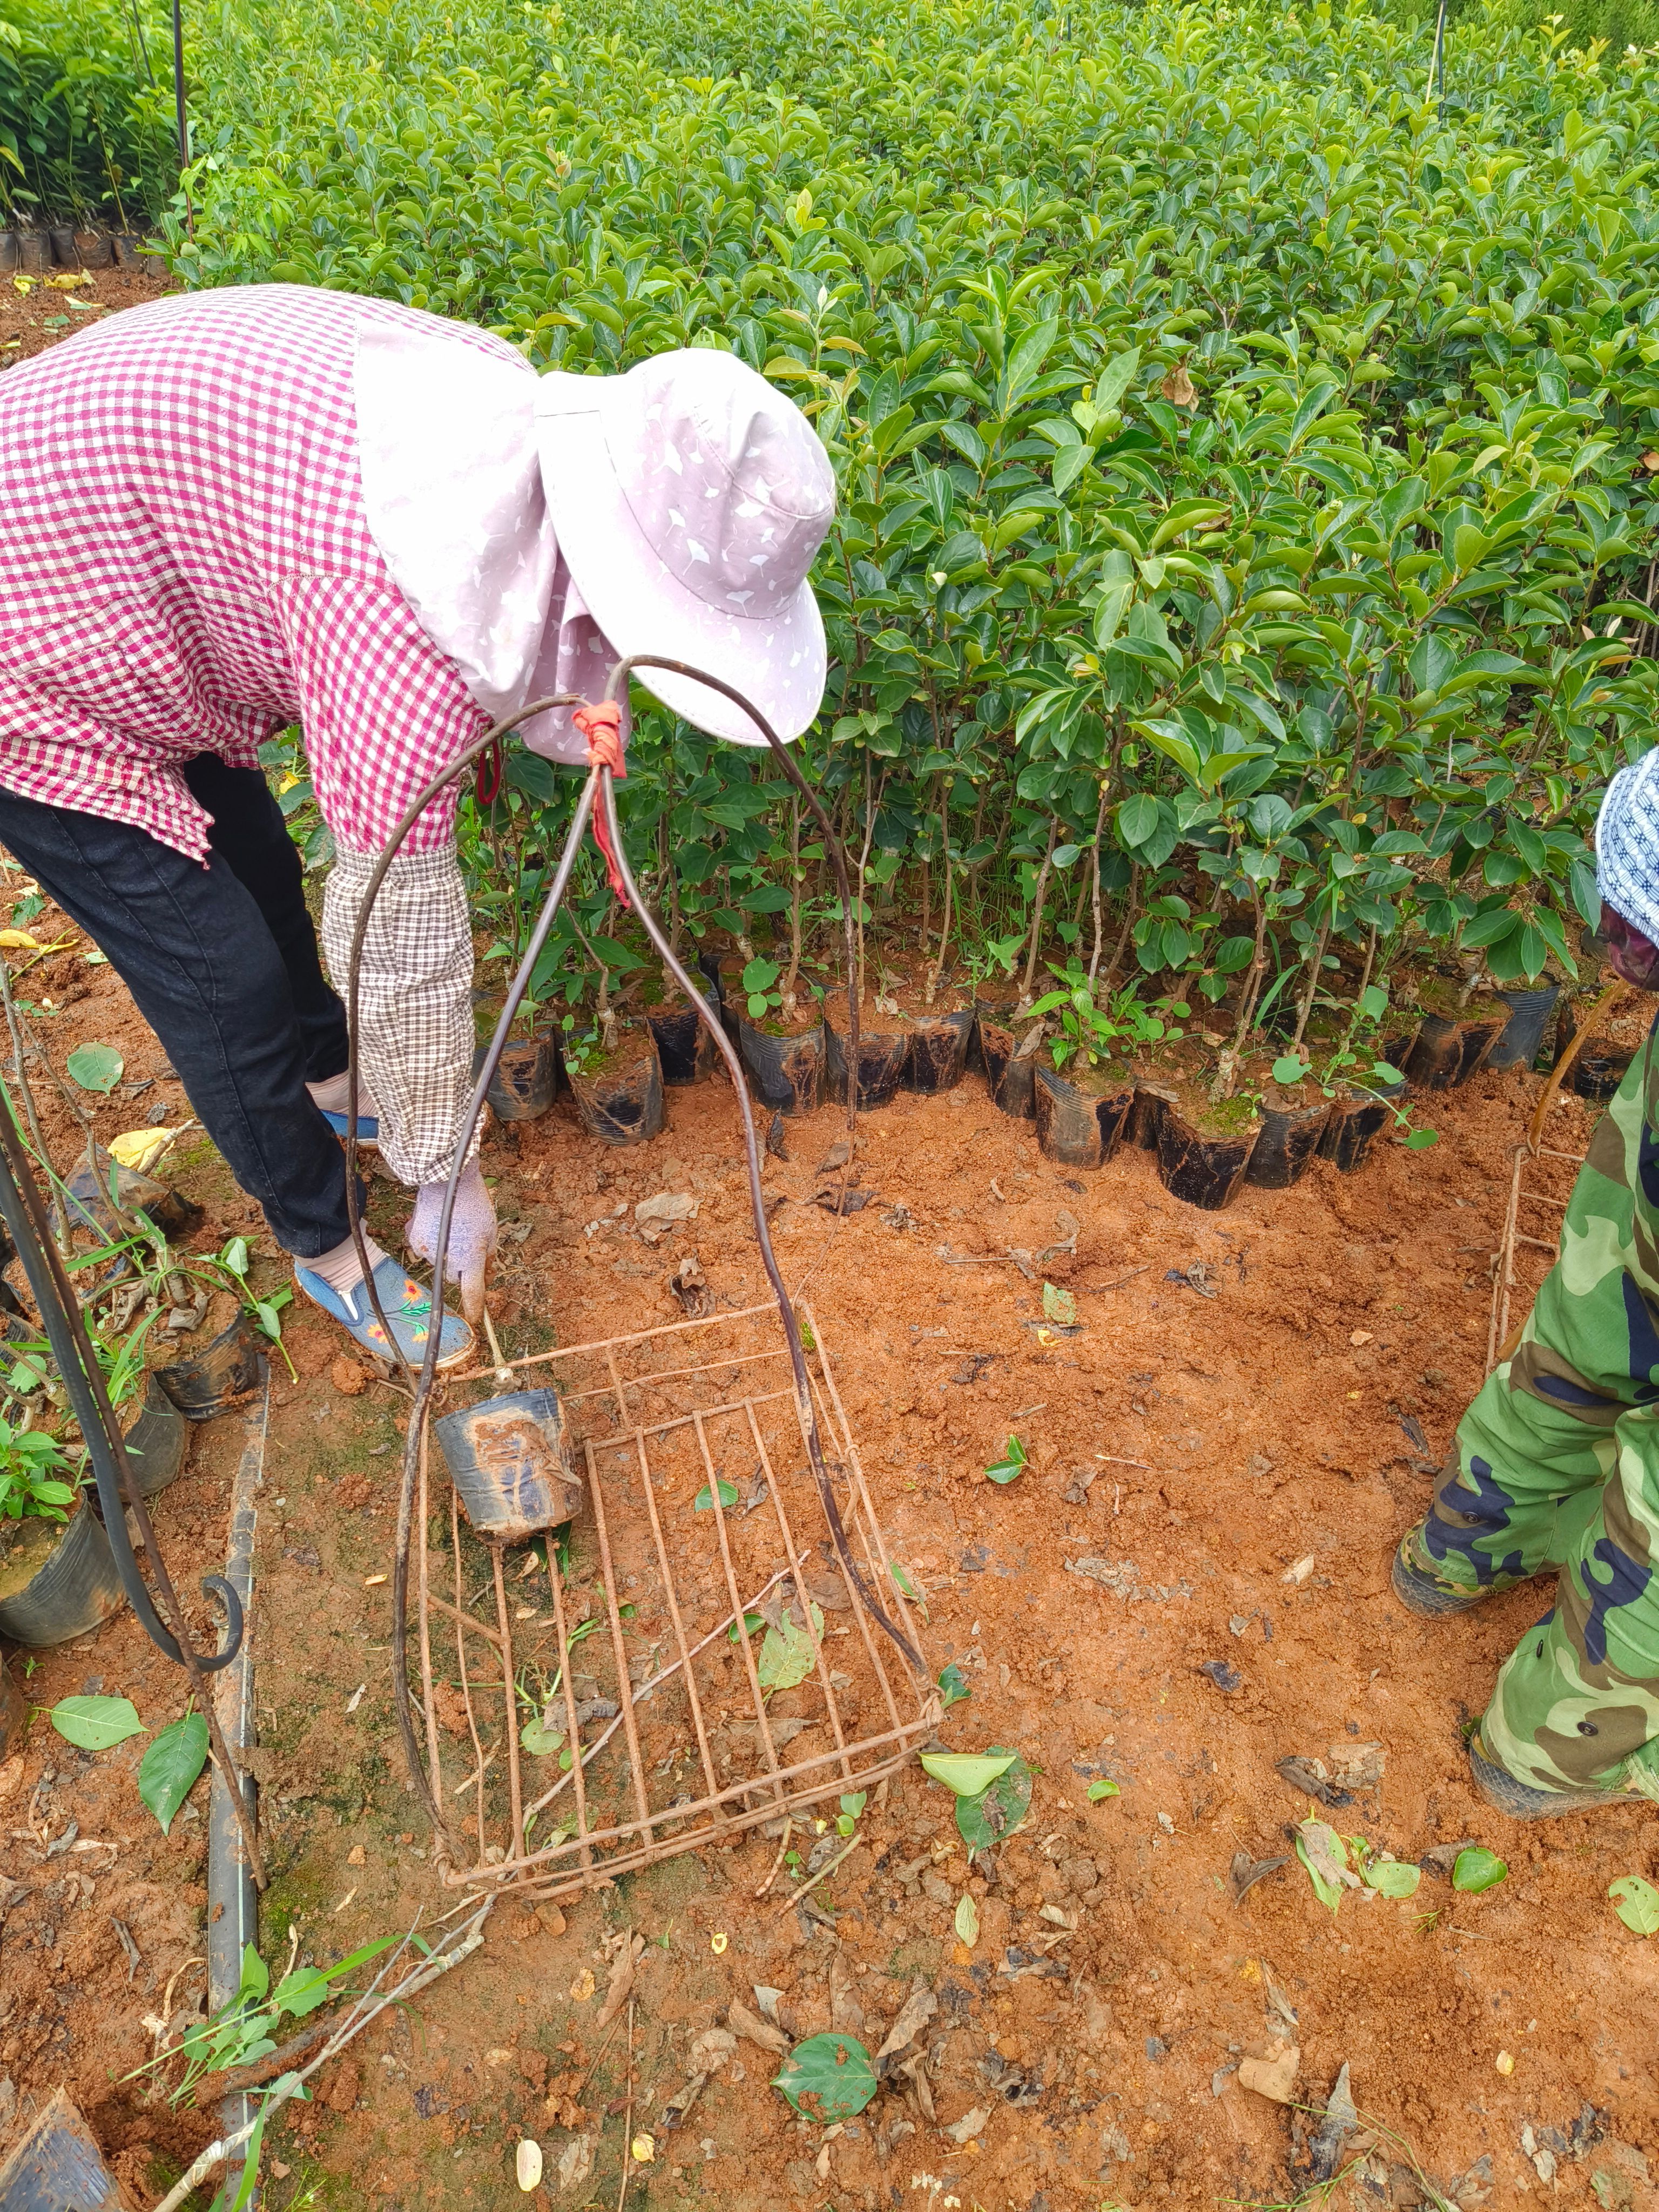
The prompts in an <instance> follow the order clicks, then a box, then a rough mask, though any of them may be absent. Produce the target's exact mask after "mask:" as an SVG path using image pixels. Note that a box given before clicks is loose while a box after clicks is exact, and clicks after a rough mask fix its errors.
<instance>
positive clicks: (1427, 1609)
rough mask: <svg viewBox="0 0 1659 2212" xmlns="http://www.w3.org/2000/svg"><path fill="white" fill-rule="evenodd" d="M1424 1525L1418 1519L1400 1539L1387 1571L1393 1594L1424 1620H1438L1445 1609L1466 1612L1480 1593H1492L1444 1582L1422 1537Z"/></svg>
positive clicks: (1480, 1596) (1447, 1611) (1486, 1594)
mask: <svg viewBox="0 0 1659 2212" xmlns="http://www.w3.org/2000/svg"><path fill="white" fill-rule="evenodd" d="M1424 1528H1425V1523H1424V1522H1421V1521H1419V1522H1418V1524H1417V1526H1416V1527H1415V1528H1408V1529H1407V1531H1406V1533H1405V1534H1404V1535H1403V1536H1402V1537H1401V1540H1400V1546H1399V1549H1398V1550H1397V1551H1396V1552H1395V1555H1394V1566H1393V1568H1392V1570H1391V1571H1390V1574H1389V1580H1390V1581H1391V1582H1392V1583H1393V1584H1394V1594H1395V1596H1396V1597H1397V1598H1398V1599H1399V1601H1400V1602H1401V1605H1403V1606H1404V1607H1405V1608H1406V1610H1407V1613H1416V1614H1417V1615H1418V1616H1419V1618H1420V1619H1421V1620H1441V1619H1443V1617H1444V1616H1445V1615H1446V1614H1447V1613H1467V1612H1468V1609H1469V1607H1471V1606H1472V1605H1479V1604H1480V1601H1481V1599H1482V1598H1483V1597H1489V1596H1490V1595H1492V1593H1491V1591H1490V1590H1489V1589H1480V1588H1478V1587H1477V1588H1476V1589H1468V1588H1467V1587H1466V1586H1465V1585H1463V1584H1462V1583H1449V1582H1445V1581H1443V1579H1442V1578H1441V1577H1440V1576H1438V1575H1437V1574H1436V1573H1435V1571H1434V1569H1433V1567H1432V1565H1431V1563H1430V1559H1429V1553H1428V1549H1427V1547H1426V1545H1425V1542H1424V1540H1423V1531H1424Z"/></svg>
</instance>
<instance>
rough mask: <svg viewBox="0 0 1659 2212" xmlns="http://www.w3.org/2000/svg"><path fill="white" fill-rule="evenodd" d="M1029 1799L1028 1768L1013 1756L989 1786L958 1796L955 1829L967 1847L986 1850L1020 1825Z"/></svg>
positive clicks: (1029, 1771)
mask: <svg viewBox="0 0 1659 2212" xmlns="http://www.w3.org/2000/svg"><path fill="white" fill-rule="evenodd" d="M997 1748H998V1752H999V1753H1000V1749H1001V1747H1000V1746H999V1747H997ZM1030 1802H1031V1770H1030V1767H1029V1766H1028V1765H1026V1764H1025V1761H1024V1759H1020V1758H1018V1757H1016V1758H1015V1759H1013V1760H1012V1762H1011V1764H1010V1765H1008V1766H1007V1767H1006V1769H1005V1771H1003V1772H1002V1773H1001V1774H1000V1775H999V1776H998V1777H997V1778H996V1780H995V1781H994V1782H993V1783H992V1784H991V1785H990V1787H989V1788H988V1789H986V1790H981V1791H980V1792H979V1794H978V1796H974V1797H958V1798H957V1834H958V1835H959V1836H960V1837H961V1838H962V1840H963V1843H965V1844H967V1846H968V1848H969V1850H970V1851H988V1850H992V1849H993V1848H994V1846H995V1845H996V1844H1000V1842H1001V1841H1002V1839H1003V1838H1004V1837H1005V1836H1006V1835H1007V1834H1008V1833H1009V1832H1011V1831H1012V1829H1015V1828H1017V1827H1018V1826H1019V1824H1020V1822H1021V1821H1022V1820H1024V1818H1025V1815H1026V1813H1027V1811H1028V1810H1029V1809H1030Z"/></svg>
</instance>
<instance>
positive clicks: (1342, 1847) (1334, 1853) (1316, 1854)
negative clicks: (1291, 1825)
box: [1296, 1820, 1348, 1912]
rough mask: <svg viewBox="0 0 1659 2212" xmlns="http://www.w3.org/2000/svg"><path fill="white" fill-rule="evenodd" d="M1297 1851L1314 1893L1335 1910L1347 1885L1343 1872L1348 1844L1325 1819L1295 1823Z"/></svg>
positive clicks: (1321, 1901) (1328, 1907) (1346, 1860)
mask: <svg viewBox="0 0 1659 2212" xmlns="http://www.w3.org/2000/svg"><path fill="white" fill-rule="evenodd" d="M1296 1855H1297V1858H1299V1859H1300V1860H1301V1862H1302V1863H1303V1865H1304V1867H1305V1868H1306V1869H1307V1871H1308V1879H1309V1881H1310V1882H1311V1883H1312V1884H1313V1892H1314V1895H1315V1896H1316V1898H1317V1899H1319V1901H1320V1903H1321V1904H1322V1905H1324V1906H1326V1907H1327V1909H1328V1911H1332V1912H1334V1911H1336V1909H1337V1907H1338V1906H1339V1905H1340V1904H1341V1902H1342V1893H1343V1891H1344V1889H1346V1887H1347V1884H1346V1882H1345V1881H1343V1879H1342V1875H1343V1874H1344V1872H1345V1870H1346V1867H1347V1864H1348V1847H1347V1845H1346V1844H1345V1843H1344V1842H1343V1840H1342V1838H1341V1837H1340V1836H1339V1835H1338V1834H1337V1832H1336V1830H1335V1829H1334V1827H1332V1826H1331V1825H1330V1823H1329V1821H1328V1820H1302V1821H1298V1823H1297V1831H1296Z"/></svg>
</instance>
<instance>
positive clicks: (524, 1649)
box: [412, 1302, 940, 1898]
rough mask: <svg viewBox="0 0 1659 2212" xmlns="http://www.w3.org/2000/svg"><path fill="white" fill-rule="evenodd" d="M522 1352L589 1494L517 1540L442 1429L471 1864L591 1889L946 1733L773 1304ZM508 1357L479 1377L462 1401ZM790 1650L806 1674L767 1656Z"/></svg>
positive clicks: (444, 1710)
mask: <svg viewBox="0 0 1659 2212" xmlns="http://www.w3.org/2000/svg"><path fill="white" fill-rule="evenodd" d="M799 1314H800V1319H801V1321H802V1322H803V1323H804V1324H805V1327H804V1328H803V1329H802V1337H803V1340H804V1342H805V1346H806V1347H807V1351H808V1367H809V1375H810V1381H811V1392H812V1401H813V1407H814V1411H815V1413H816V1415H817V1424H818V1432H819V1435H820V1436H821V1437H822V1438H823V1443H824V1447H825V1459H826V1462H827V1465H828V1467H829V1472H830V1475H831V1479H832V1480H833V1482H834V1484H835V1486H836V1502H837V1504H838V1505H839V1507H840V1510H841V1515H842V1522H843V1524H844V1526H845V1529H846V1533H847V1537H848V1543H849V1546H850V1547H851V1551H852V1553H853V1556H854V1560H855V1562H856V1564H857V1566H858V1569H859V1571H860V1575H861V1576H862V1577H865V1578H866V1580H867V1582H868V1583H869V1585H870V1587H871V1588H872V1589H873V1590H876V1591H878V1592H879V1594H880V1598H881V1601H882V1602H883V1604H884V1605H885V1606H887V1607H890V1609H891V1610H892V1611H893V1613H895V1615H896V1620H897V1622H898V1625H899V1626H901V1627H902V1629H903V1630H904V1632H906V1634H907V1635H908V1638H909V1639H910V1641H911V1642H912V1644H915V1646H916V1648H917V1649H918V1650H920V1648H921V1647H920V1643H919V1640H918V1638H917V1633H916V1621H915V1612H916V1610H917V1608H916V1606H915V1603H914V1602H913V1601H911V1599H910V1597H909V1596H908V1593H907V1590H906V1588H905V1585H904V1583H903V1582H902V1580H901V1579H900V1577H897V1576H896V1575H895V1574H894V1572H893V1566H892V1561H891V1559H890V1556H889V1553H888V1549H887V1545H886V1542H885V1540H884V1537H883V1534H882V1532H881V1528H880V1526H879V1522H878V1517H877V1515H876V1511H875V1508H874V1505H873V1504H872V1499H871V1496H870V1492H869V1490H868V1488H867V1487H866V1482H865V1478H864V1474H863V1470H862V1468H861V1467H860V1462H859V1455H858V1448H857V1445H856V1444H855V1443H854V1437H853V1433H852V1431H851V1429H850V1427H849V1425H848V1419H847V1414H846V1410H845V1407H843V1405H842V1398H841V1394H840V1391H839V1389H837V1387H836V1376H835V1372H834V1369H833V1367H832V1365H831V1363H830V1357H829V1350H828V1347H827V1346H826V1345H825V1342H824V1339H823V1334H822V1331H821V1330H820V1328H819V1326H818V1324H817V1320H816V1318H815V1317H814V1316H813V1315H812V1313H811V1309H810V1308H807V1307H805V1306H802V1307H801V1308H800V1309H799ZM511 1364H512V1365H513V1367H515V1368H519V1369H535V1370H540V1372H539V1373H538V1376H537V1377H536V1378H535V1379H537V1380H543V1381H550V1382H551V1383H553V1384H554V1386H555V1387H556V1389H557V1390H558V1391H559V1394H560V1397H561V1400H562V1405H563V1407H564V1409H565V1413H566V1418H567V1420H568V1423H569V1426H570V1432H571V1435H572V1437H573V1440H574V1452H575V1463H576V1464H577V1466H578V1467H579V1468H580V1470H581V1472H582V1474H583V1476H584V1479H585V1482H586V1502H585V1504H584V1506H583V1509H582V1510H581V1512H580V1514H579V1515H578V1516H577V1518H576V1519H575V1520H574V1522H572V1523H571V1524H570V1526H569V1527H568V1528H567V1529H566V1530H565V1531H564V1532H563V1534H562V1538H552V1539H550V1538H547V1537H538V1538H537V1539H535V1540H534V1541H533V1542H532V1543H531V1544H528V1545H525V1546H522V1547H518V1548H517V1549H516V1550H515V1551H511V1552H507V1553H503V1550H502V1547H501V1546H499V1545H494V1546H492V1545H488V1544H485V1543H483V1542H482V1541H479V1540H478V1539H477V1537H476V1536H475V1535H474V1534H473V1533H472V1532H471V1529H470V1528H468V1527H467V1525H466V1523H465V1520H464V1519H463V1518H462V1517H461V1516H460V1514H459V1510H458V1507H457V1504H456V1500H455V1496H454V1492H453V1490H452V1489H451V1487H450V1485H449V1483H448V1480H447V1477H446V1475H445V1474H444V1471H443V1468H442V1462H441V1460H436V1459H435V1455H431V1456H433V1457H434V1459H435V1464H434V1465H433V1466H432V1467H431V1468H430V1469H428V1453H427V1452H426V1451H423V1452H422V1460H421V1465H420V1475H419V1486H418V1493H417V1506H418V1515H419V1526H418V1530H417V1534H416V1547H415V1548H416V1562H415V1565H416V1572H415V1575H414V1577H413V1578H412V1579H413V1583H414V1589H413V1592H412V1595H414V1597H415V1600H416V1616H417V1633H418V1646H417V1654H416V1656H417V1661H418V1671H419V1681H418V1691H419V1704H420V1706H421V1707H422V1708H423V1711H424V1736H425V1743H424V1750H425V1759H426V1765H427V1770H428V1781H429V1783H430V1785H431V1790H432V1794H433V1797H434V1799H435V1802H436V1803H437V1804H438V1806H439V1807H440V1808H441V1826H440V1830H439V1832H438V1834H437V1836H436V1837H435V1858H436V1860H437V1863H438V1871H439V1873H440V1875H441V1879H442V1881H444V1883H445V1884H446V1886H447V1887H449V1888H451V1889H453V1890H456V1891H459V1892H460V1893H465V1894H467V1895H471V1896H477V1895H480V1894H486V1893H490V1892H497V1893H499V1892H501V1891H507V1890H510V1891H511V1892H512V1893H513V1894H515V1895H518V1896H523V1897H526V1898H559V1897H564V1896H568V1895H571V1894H574V1893H576V1892H578V1891H580V1890H582V1889H585V1888H587V1887H592V1885H593V1884H594V1883H595V1882H597V1881H605V1880H606V1879H608V1878H611V1877H613V1876H615V1875H618V1874H622V1873H625V1872H628V1871H629V1870H631V1869H636V1868H639V1867H643V1866H647V1865H649V1864H651V1863H653V1861H655V1860H658V1859H662V1858H665V1857H670V1856H672V1855H675V1854H678V1853H679V1852H682V1851H686V1850H696V1849H697V1848H699V1847H700V1846H702V1845H708V1844H728V1843H730V1842H732V1841H733V1840H734V1839H736V1838H738V1837H740V1836H742V1835H743V1834H744V1833H745V1832H748V1831H749V1830H750V1829H753V1828H755V1827H757V1826H761V1825H763V1824H768V1823H772V1824H775V1823H777V1822H778V1821H779V1820H781V1818H782V1817H783V1816H786V1815H793V1814H798V1813H800V1812H802V1811H803V1810H804V1809H805V1808H807V1807H809V1806H811V1805H812V1804H815V1803H818V1802H822V1801H823V1800H824V1799H826V1798H833V1797H835V1796H837V1795H838V1794H839V1793H840V1792H842V1791H847V1790H868V1789H869V1788H871V1787H872V1785H873V1784H875V1783H876V1782H878V1780H879V1779H880V1778H882V1777H883V1776H884V1775H887V1774H890V1773H893V1772H895V1771H896V1770H897V1769H898V1768H899V1767H900V1766H902V1765H903V1763H904V1762H905V1760H906V1759H908V1757H909V1756H910V1755H911V1754H912V1753H914V1752H915V1750H916V1748H917V1747H919V1746H921V1744H923V1743H925V1742H926V1741H927V1740H928V1738H929V1737H930V1736H931V1735H933V1731H934V1729H935V1728H936V1726H937V1724H938V1721H939V1711H940V1707H939V1695H938V1692H937V1691H936V1690H935V1689H934V1688H933V1684H932V1682H931V1680H929V1679H928V1677H927V1674H926V1673H925V1672H921V1671H915V1672H913V1670H912V1669H911V1668H910V1667H909V1666H908V1663H907V1662H905V1660H904V1658H903V1656H902V1653H901V1652H900V1650H898V1648H897V1646H896V1644H893V1643H892V1642H891V1641H890V1639H889V1638H886V1637H885V1636H884V1634H883V1633H882V1632H881V1631H880V1629H879V1627H878V1626H876V1625H875V1624H873V1623H872V1620H871V1618H870V1615H869V1612H868V1610H867V1608H866V1607H865V1606H864V1605H863V1604H861V1603H860V1602H859V1601H858V1598H857V1595H856V1593H855V1591H854V1589H853V1588H852V1587H851V1584H850V1581H849V1578H848V1575H847V1573H846V1571H845V1569H844V1568H843V1566H842V1564H841V1561H840V1559H838V1557H837V1555H836V1547H835V1546H834V1544H833V1543H832V1542H831V1541H830V1530H829V1522H828V1516H827V1515H826V1514H825V1512H824V1510H823V1505H822V1503H821V1500H820V1498H819V1494H818V1492H817V1486H816V1485H815V1482H814V1480H813V1476H812V1474H811V1468H810V1467H809V1465H808V1453H807V1446H806V1440H805V1431H804V1425H803V1423H802V1420H801V1418H800V1414H799V1406H798V1401H797V1400H796V1396H795V1393H794V1389H793V1383H792V1380H791V1372H790V1364H789V1355H788V1351H787V1346H786V1343H785V1341H784V1338H783V1334H782V1331H781V1328H780V1327H779V1322H778V1313H777V1309H776V1307H775V1305H774V1304H772V1303H770V1302H768V1303H767V1304H764V1305H756V1306H750V1307H745V1308H743V1309H740V1310H737V1311H735V1312H729V1313H721V1314H714V1315H710V1316H707V1317H706V1318H703V1319H699V1320H691V1321H686V1322H675V1323H672V1324H670V1325H667V1326H665V1327H661V1328H650V1329H642V1330H640V1331H637V1332H636V1333H635V1334H630V1335H627V1336H619V1337H611V1338H607V1339H604V1340H599V1341H598V1342H595V1343H592V1344H582V1345H574V1346H569V1347H568V1348H564V1349H560V1350H558V1351H555V1352H541V1353H537V1354H534V1355H532V1356H531V1357H529V1358H521V1359H517V1360H514V1361H513V1362H512V1363H511ZM499 1371H500V1370H497V1369H495V1368H490V1367H481V1368H479V1369H477V1370H471V1371H470V1372H469V1373H467V1374H466V1375H463V1376H457V1377H454V1378H453V1379H452V1381H451V1383H450V1385H449V1392H448V1395H449V1396H450V1401H451V1402H452V1403H453V1402H456V1400H457V1396H458V1395H459V1393H460V1392H461V1390H462V1388H463V1386H465V1384H467V1383H474V1382H476V1383H480V1384H483V1385H488V1384H489V1383H491V1382H492V1380H494V1379H495V1378H496V1377H497V1376H498V1375H499ZM739 1624H742V1626H739ZM788 1646H793V1653H794V1655H795V1656H794V1662H793V1666H792V1665H790V1664H789V1663H788V1661H787V1658H785V1657H784V1655H785V1652H786V1647H788ZM769 1647H770V1652H769ZM769 1656H770V1658H771V1659H772V1661H773V1667H772V1671H773V1673H774V1674H775V1673H776V1671H777V1665H776V1662H778V1660H779V1659H780V1658H783V1659H784V1672H785V1674H786V1676H787V1675H788V1674H793V1673H794V1672H795V1671H796V1670H797V1669H800V1668H804V1669H805V1673H804V1675H803V1679H801V1680H799V1682H798V1683H794V1684H792V1685H790V1686H787V1687H784V1686H777V1687H774V1686H772V1685H770V1684H769V1683H768V1682H766V1681H763V1672H764V1671H765V1670H767V1668H768V1662H769ZM780 1708H787V1711H781V1710H780ZM526 1723H537V1724H538V1730H539V1733H538V1732H537V1730H532V1741H535V1742H536V1743H537V1744H538V1746H539V1747H540V1748H539V1749H538V1751H537V1752H533V1753H532V1750H531V1749H530V1748H529V1747H526V1744H525V1743H524V1741H523V1740H522V1732H523V1730H524V1729H525V1727H526ZM555 1737H557V1738H559V1739H561V1740H560V1741H554V1738H555ZM458 1740H459V1741H458ZM458 1750H459V1754H460V1755H459V1758H458V1756H457V1752H458Z"/></svg>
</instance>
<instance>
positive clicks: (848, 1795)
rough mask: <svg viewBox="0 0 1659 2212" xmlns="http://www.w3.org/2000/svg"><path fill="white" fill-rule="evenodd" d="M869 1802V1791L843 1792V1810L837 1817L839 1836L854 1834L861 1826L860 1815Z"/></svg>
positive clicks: (837, 1832)
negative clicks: (855, 1829)
mask: <svg viewBox="0 0 1659 2212" xmlns="http://www.w3.org/2000/svg"><path fill="white" fill-rule="evenodd" d="M869 1802H870V1793H869V1791H868V1790H843V1791H842V1798H841V1810H840V1812H839V1813H838V1814H836V1834H837V1835H838V1836H850V1835H851V1834H852V1832H853V1831H854V1828H856V1827H857V1826H858V1824H859V1814H860V1813H861V1812H862V1811H863V1810H864V1808H865V1807H866V1805H867V1804H868V1803H869Z"/></svg>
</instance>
